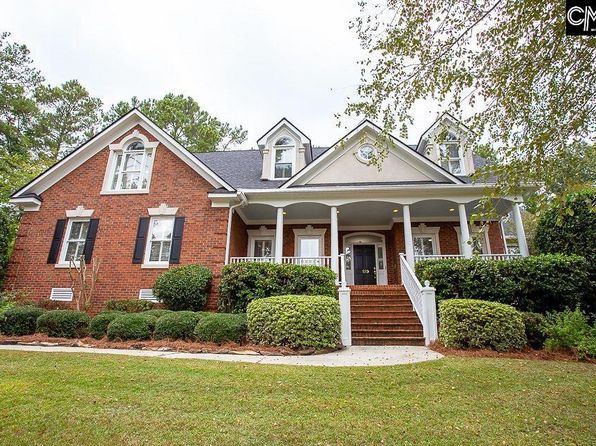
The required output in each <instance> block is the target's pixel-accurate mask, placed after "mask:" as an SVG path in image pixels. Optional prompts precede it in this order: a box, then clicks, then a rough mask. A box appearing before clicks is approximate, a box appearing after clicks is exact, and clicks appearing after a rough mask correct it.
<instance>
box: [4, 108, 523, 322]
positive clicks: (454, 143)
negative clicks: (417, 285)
mask: <svg viewBox="0 0 596 446" xmlns="http://www.w3.org/2000/svg"><path fill="white" fill-rule="evenodd" d="M467 132H468V130H467V129H466V128H465V127H464V126H463V125H461V124H460V123H459V122H457V121H456V120H455V119H454V118H452V117H451V116H449V115H443V116H442V117H441V118H440V119H439V120H437V122H436V123H435V124H433V126H431V128H429V129H428V130H427V131H426V132H425V133H424V134H423V135H422V136H421V138H420V141H419V143H418V144H417V145H416V146H408V145H406V144H404V143H403V142H402V141H400V140H399V139H397V138H394V137H388V138H387V137H384V138H381V136H380V135H381V134H382V132H381V129H380V128H378V127H377V126H376V125H374V124H373V123H371V122H370V121H367V120H365V121H362V122H361V123H360V124H359V125H358V126H357V127H356V128H354V129H353V130H351V131H350V132H349V133H348V134H346V135H345V136H344V137H342V138H341V139H340V140H339V141H338V142H337V143H336V144H334V145H332V146H331V147H329V148H322V147H313V146H312V144H311V141H310V139H309V138H308V137H307V136H306V135H305V134H304V133H303V132H302V131H300V130H299V129H298V128H297V127H296V126H294V125H293V124H292V123H291V122H289V121H288V120H286V119H282V120H280V121H279V122H278V123H277V124H276V125H274V126H273V127H272V128H271V129H270V130H269V131H267V132H266V133H265V134H264V135H263V136H262V137H261V138H260V139H259V140H258V142H257V144H258V150H238V151H225V152H210V153H190V152H189V151H187V150H186V149H185V148H184V147H182V146H181V145H180V144H179V143H177V142H176V141H175V140H174V139H173V138H172V137H170V136H169V135H168V134H166V133H165V132H164V131H163V130H161V129H160V128H159V127H158V126H157V125H156V124H155V123H153V122H152V121H151V120H149V119H148V118H147V117H146V116H144V115H143V114H142V113H141V112H139V111H138V110H136V109H135V110H132V111H130V112H129V113H128V114H127V115H125V116H123V117H122V118H120V119H119V120H117V121H116V122H114V123H113V124H112V125H110V126H109V127H107V128H106V129H104V130H103V131H101V132H100V133H99V134H98V135H96V136H95V137H94V138H92V139H91V140H89V141H87V142H86V143H85V144H83V145H82V146H80V147H79V148H78V149H77V150H75V151H74V152H72V153H71V154H69V155H68V156H66V157H65V158H64V159H62V160H61V161H60V162H58V163H57V164H55V165H54V166H52V167H51V168H50V169H48V170H47V171H46V172H44V173H42V174H41V175H39V176H38V177H37V178H35V179H34V180H33V181H31V182H30V183H29V184H27V185H26V186H24V187H23V188H22V189H20V190H19V191H17V192H16V193H15V194H14V195H13V196H12V198H11V202H12V203H14V204H16V205H17V206H19V207H20V208H21V209H22V210H23V211H24V212H23V218H22V222H21V226H20V229H19V233H18V237H17V240H16V244H15V248H14V253H13V255H12V258H11V262H10V264H9V270H8V275H7V279H6V284H5V288H7V289H18V290H24V291H26V292H28V293H29V295H30V297H31V298H32V299H44V298H46V299H47V298H50V299H57V300H66V301H68V300H69V299H71V295H70V294H69V291H68V288H69V287H70V279H69V274H68V259H69V258H70V257H71V256H75V257H76V256H79V255H81V254H84V255H85V257H86V259H88V260H89V259H91V258H92V257H95V258H98V259H101V267H100V272H99V282H98V284H97V288H96V292H95V299H94V302H93V309H92V311H93V312H98V311H100V310H101V309H102V308H103V306H104V305H105V302H106V301H107V300H109V299H130V298H148V299H151V298H152V294H151V287H152V285H153V282H154V280H155V278H156V277H157V276H158V275H159V274H160V273H161V272H163V271H164V270H165V269H167V268H169V267H172V266H175V265H178V264H187V263H200V264H202V265H205V266H207V267H209V268H210V269H211V270H212V271H213V274H214V284H213V285H214V286H213V287H212V292H211V296H210V299H209V303H208V307H209V308H210V309H215V308H216V305H217V285H218V282H219V277H220V274H221V270H222V268H223V266H224V265H225V264H228V263H236V262H244V261H261V262H263V261H264V262H278V263H282V262H283V263H296V264H314V265H322V266H326V267H329V268H331V269H332V270H333V271H335V272H336V273H338V274H339V273H340V269H341V263H342V262H344V261H345V268H344V269H343V271H345V273H344V275H343V277H342V278H341V279H342V281H345V284H346V285H347V286H348V287H351V288H353V289H356V290H357V289H358V287H363V286H364V287H366V286H368V287H370V289H381V288H382V287H387V288H386V289H387V290H391V289H398V288H399V286H400V284H401V283H402V281H403V275H404V273H405V271H404V268H406V269H407V268H409V267H411V266H413V265H414V263H415V262H416V261H417V260H419V259H424V258H440V257H454V256H462V257H470V256H472V255H479V256H482V257H483V258H486V259H493V258H509V257H513V256H516V255H520V254H521V255H527V253H528V251H527V246H526V244H525V243H524V241H525V236H524V233H523V227H522V225H521V218H520V217H519V205H518V199H517V198H516V197H503V199H502V200H499V202H498V203H497V210H498V212H499V214H500V216H505V215H507V214H508V213H510V212H513V216H514V217H515V219H516V223H517V225H516V226H517V236H518V241H519V248H520V254H517V253H516V254H512V253H507V252H506V246H505V243H504V237H503V231H502V226H501V221H500V217H499V218H496V219H494V220H491V221H487V222H483V224H475V225H469V224H468V218H469V216H470V215H471V213H472V212H473V209H474V207H475V206H476V204H477V203H478V201H479V200H480V198H481V197H482V196H483V193H484V191H485V188H487V187H491V184H490V183H473V182H472V181H471V179H470V176H471V175H472V174H473V173H474V171H475V169H476V168H478V167H479V166H482V165H484V163H485V160H483V159H482V158H480V157H479V156H477V155H475V154H473V153H471V151H469V150H464V147H465V144H466V135H467ZM445 134H446V137H445V136H444V135H445ZM439 139H440V140H441V141H440V142H439V141H438V140H439ZM381 148H384V150H382V151H381V150H380V149H381ZM377 154H382V155H383V156H384V159H383V162H382V164H381V167H377V166H375V165H373V164H371V162H370V161H371V159H373V158H375V157H376V155H377ZM401 253H403V255H401V256H400V254H401ZM340 254H343V256H340ZM340 259H343V260H340ZM375 286H376V287H377V288H374V287H375ZM392 287H393V288H392ZM363 289H364V288H363Z"/></svg>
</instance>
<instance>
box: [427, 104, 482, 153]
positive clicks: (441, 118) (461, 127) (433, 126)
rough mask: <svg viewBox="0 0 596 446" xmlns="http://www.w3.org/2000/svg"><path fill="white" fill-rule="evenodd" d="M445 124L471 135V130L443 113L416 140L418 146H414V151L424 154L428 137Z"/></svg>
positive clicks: (447, 113)
mask: <svg viewBox="0 0 596 446" xmlns="http://www.w3.org/2000/svg"><path fill="white" fill-rule="evenodd" d="M445 122H448V123H449V124H451V125H452V126H453V127H457V128H458V129H459V130H460V131H461V132H462V133H464V134H466V133H472V129H470V127H468V126H467V125H465V124H464V123H463V122H461V121H460V120H459V119H457V118H455V117H454V116H453V115H452V114H450V113H449V112H444V113H442V114H441V116H439V117H438V118H437V120H436V121H435V122H433V123H432V124H431V126H430V127H429V128H427V129H426V130H425V131H424V133H422V135H420V139H419V140H418V145H417V146H416V150H417V151H418V152H420V153H424V149H425V147H426V144H427V142H428V137H429V135H430V134H432V133H433V132H434V131H435V130H436V129H437V128H438V127H441V126H443V125H445Z"/></svg>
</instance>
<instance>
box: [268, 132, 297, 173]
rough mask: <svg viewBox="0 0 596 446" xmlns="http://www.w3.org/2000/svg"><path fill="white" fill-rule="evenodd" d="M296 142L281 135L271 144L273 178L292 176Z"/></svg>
mask: <svg viewBox="0 0 596 446" xmlns="http://www.w3.org/2000/svg"><path fill="white" fill-rule="evenodd" d="M295 149H296V144H295V143H294V141H293V140H292V139H291V138H289V137H287V136H283V137H281V138H279V139H278V140H277V141H275V144H274V145H273V153H274V156H275V162H274V166H273V178H275V179H283V178H290V177H291V176H292V171H293V166H294V158H295V156H296V155H295Z"/></svg>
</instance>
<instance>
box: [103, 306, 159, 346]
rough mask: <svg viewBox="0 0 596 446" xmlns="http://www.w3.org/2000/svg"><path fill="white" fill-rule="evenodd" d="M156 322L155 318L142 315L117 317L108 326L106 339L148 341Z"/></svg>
mask: <svg viewBox="0 0 596 446" xmlns="http://www.w3.org/2000/svg"><path fill="white" fill-rule="evenodd" d="M156 322H157V317H155V316H152V315H144V314H142V313H128V314H122V315H119V316H118V317H116V318H115V319H114V320H113V321H112V322H110V323H109V324H108V330H107V335H108V339H109V340H110V341H114V340H118V339H119V340H123V341H126V340H143V339H149V338H150V337H151V334H152V333H153V329H154V328H155V323H156Z"/></svg>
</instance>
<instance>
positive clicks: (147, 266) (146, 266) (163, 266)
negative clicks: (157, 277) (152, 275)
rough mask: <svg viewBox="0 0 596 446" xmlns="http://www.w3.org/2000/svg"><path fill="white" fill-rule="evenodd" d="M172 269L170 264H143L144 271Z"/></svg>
mask: <svg viewBox="0 0 596 446" xmlns="http://www.w3.org/2000/svg"><path fill="white" fill-rule="evenodd" d="M169 267H170V264H169V263H167V262H166V263H143V264H141V268H143V269H167V268H169Z"/></svg>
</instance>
